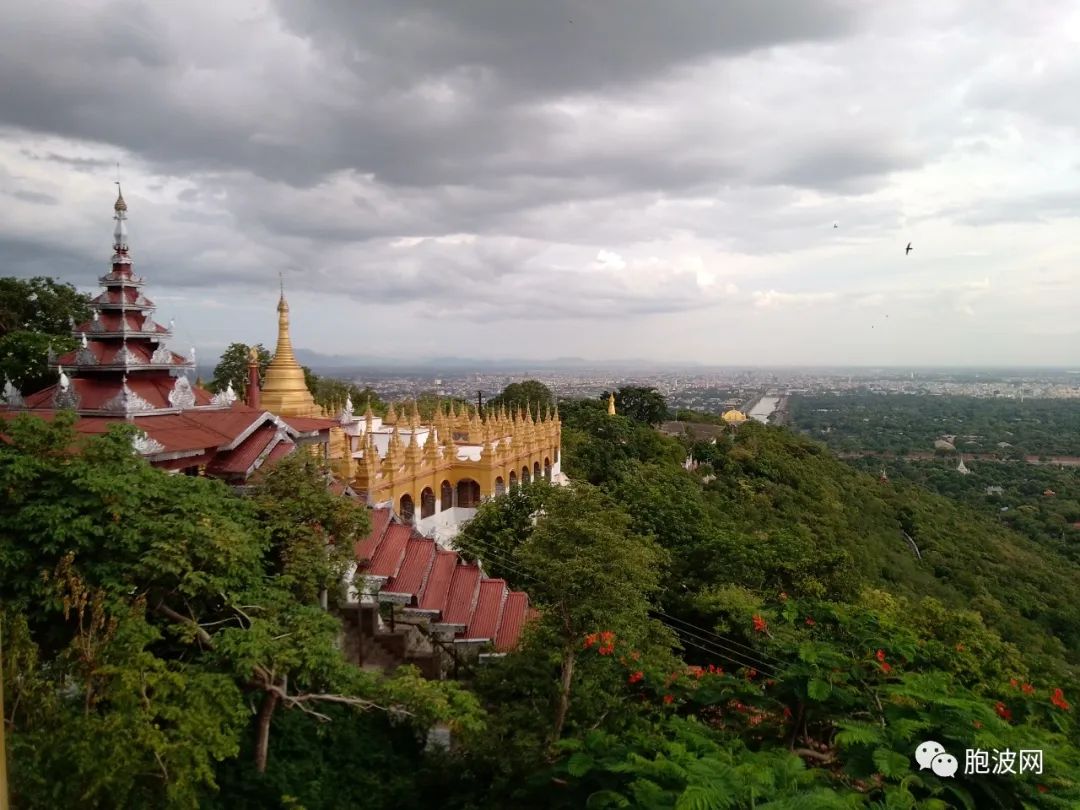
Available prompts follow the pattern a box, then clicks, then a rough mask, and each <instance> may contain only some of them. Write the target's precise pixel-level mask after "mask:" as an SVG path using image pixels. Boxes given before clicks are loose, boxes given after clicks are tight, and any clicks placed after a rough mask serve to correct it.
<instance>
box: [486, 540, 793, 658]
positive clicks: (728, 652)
mask: <svg viewBox="0 0 1080 810" xmlns="http://www.w3.org/2000/svg"><path fill="white" fill-rule="evenodd" d="M470 540H471V541H472V542H474V543H476V544H477V545H478V546H480V547H481V548H483V549H484V550H485V551H486V552H487V555H488V558H489V559H493V560H494V561H495V562H497V563H498V564H499V565H500V566H502V567H503V568H505V569H506V570H508V571H510V572H512V573H514V574H517V575H518V576H519V577H521V578H522V579H523V580H529V581H532V582H537V583H539V580H538V579H537V578H536V577H535V576H534V575H532V574H527V573H525V572H524V571H522V570H521V569H520V568H518V567H516V566H515V565H514V564H512V563H510V562H508V561H507V557H506V556H505V554H504V553H503V552H502V550H501V549H498V548H496V547H495V546H493V545H492V544H490V543H487V542H485V541H483V540H478V539H477V538H470ZM477 559H478V560H479V557H478V558H477ZM652 612H653V613H654V614H656V615H657V616H660V617H663V618H661V619H659V621H660V623H661V624H664V625H666V626H667V627H668V628H669V629H671V630H673V631H675V633H676V635H678V636H679V637H680V640H681V641H683V642H684V643H686V644H689V645H690V646H693V647H697V648H698V649H699V650H704V651H705V652H709V653H712V654H713V655H716V656H718V657H721V658H723V659H724V660H726V661H730V662H732V663H735V664H736V665H738V666H742V667H748V668H749V669H756V670H758V671H759V672H763V673H765V674H766V675H769V676H772V677H775V675H776V672H775V668H776V667H777V666H782V665H783V664H784V662H783V661H782V660H781V659H779V658H776V657H775V656H768V655H765V654H763V653H760V652H759V651H757V650H755V649H753V648H752V647H748V646H747V645H745V644H739V642H736V641H734V640H732V639H725V638H724V637H723V636H719V635H717V634H716V633H714V632H712V631H710V630H706V629H705V628H703V627H698V626H697V625H694V624H691V623H690V622H687V621H684V620H682V619H677V618H676V617H674V616H669V615H668V614H666V613H663V612H662V611H658V610H653V611H652ZM663 619H668V620H669V621H664V620H663ZM671 622H678V623H679V624H682V625H685V627H675V626H673V625H672V624H671ZM687 628H689V629H687ZM693 631H698V632H693ZM683 636H690V637H691V638H693V639H695V640H697V641H699V642H701V643H702V644H707V645H710V647H711V649H706V648H705V647H703V646H701V644H695V643H693V642H691V641H687V640H686V639H685V638H683ZM710 636H711V638H710ZM729 644H731V645H736V646H740V647H744V648H745V649H746V650H748V651H749V652H743V651H742V650H737V649H734V647H729V646H727V645H729ZM717 648H718V649H717ZM722 651H723V652H722ZM765 658H770V659H772V660H771V661H768V660H765ZM747 661H750V662H752V663H747Z"/></svg>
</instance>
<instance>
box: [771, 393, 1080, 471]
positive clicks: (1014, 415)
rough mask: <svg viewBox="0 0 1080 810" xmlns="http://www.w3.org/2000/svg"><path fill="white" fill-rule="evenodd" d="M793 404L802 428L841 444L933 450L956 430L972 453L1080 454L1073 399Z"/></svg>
mask: <svg viewBox="0 0 1080 810" xmlns="http://www.w3.org/2000/svg"><path fill="white" fill-rule="evenodd" d="M789 408H790V415H791V420H792V422H791V424H792V425H793V427H794V428H795V429H797V430H799V431H802V432H804V433H807V434H809V435H810V436H812V437H814V438H815V439H819V440H821V441H824V442H825V443H826V444H827V445H829V447H831V448H833V449H834V450H838V451H841V452H858V451H873V452H889V453H894V454H898V455H904V454H906V453H911V452H919V451H929V452H933V450H934V441H935V440H936V439H939V438H941V437H942V436H954V437H955V446H956V448H957V450H959V451H961V452H964V453H994V454H997V455H1000V456H1001V457H1002V458H1023V457H1024V456H1025V455H1035V456H1080V407H1077V403H1076V401H1075V400H1069V399H1025V400H1024V401H1023V402H1020V401H1019V400H1015V399H990V398H980V397H961V396H947V397H946V396H920V395H915V394H871V393H851V394H822V395H814V396H812V395H806V394H799V395H795V396H792V397H791V398H790V402H789Z"/></svg>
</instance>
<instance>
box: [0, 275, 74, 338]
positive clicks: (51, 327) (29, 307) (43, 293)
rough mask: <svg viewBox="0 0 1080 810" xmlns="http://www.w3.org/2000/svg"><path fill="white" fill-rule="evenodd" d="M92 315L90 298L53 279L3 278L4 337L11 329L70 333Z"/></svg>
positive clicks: (0, 322) (0, 325) (0, 333)
mask: <svg viewBox="0 0 1080 810" xmlns="http://www.w3.org/2000/svg"><path fill="white" fill-rule="evenodd" d="M89 317H90V297H89V296H88V295H86V294H85V293H81V292H79V291H78V290H76V289H75V287H74V286H73V285H71V284H65V283H61V282H58V281H55V280H53V279H51V278H43V277H40V276H39V277H35V278H31V279H19V278H12V277H10V276H5V277H3V278H0V338H2V337H4V336H5V335H7V334H10V333H11V332H20V331H26V332H37V333H39V334H43V335H70V334H71V326H72V322H73V321H74V322H75V323H76V324H78V323H82V322H83V321H85V320H86V319H87V318H89Z"/></svg>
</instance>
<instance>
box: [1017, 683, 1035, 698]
mask: <svg viewBox="0 0 1080 810" xmlns="http://www.w3.org/2000/svg"><path fill="white" fill-rule="evenodd" d="M1020 688H1021V689H1022V690H1023V691H1024V694H1025V695H1030V694H1031V693H1032V692H1034V691H1035V687H1034V686H1032V685H1031V684H1030V683H1025V684H1024V685H1023V686H1021V687H1020Z"/></svg>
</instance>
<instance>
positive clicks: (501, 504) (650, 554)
mask: <svg viewBox="0 0 1080 810" xmlns="http://www.w3.org/2000/svg"><path fill="white" fill-rule="evenodd" d="M560 411H561V413H562V414H563V417H564V419H565V442H564V468H565V469H566V470H567V472H568V474H569V475H570V477H571V478H572V479H574V481H575V482H576V483H575V485H574V486H573V487H570V488H565V489H560V488H552V487H550V486H548V485H546V484H544V483H543V482H540V483H536V484H533V485H530V486H527V487H522V488H519V489H517V490H515V491H513V492H511V493H510V494H508V495H507V496H506V497H504V498H499V499H495V500H492V501H490V502H488V503H485V504H484V505H482V506H481V508H480V510H479V512H478V514H477V517H476V519H475V520H474V521H473V522H472V523H470V524H469V526H468V527H467V528H466V530H465V531H464V532H463V533H462V535H461V536H460V538H459V541H460V545H461V547H462V549H463V550H464V552H465V553H467V554H470V553H471V554H473V555H475V556H478V557H480V558H481V559H482V560H483V561H484V565H485V568H486V569H487V570H488V572H489V573H490V574H493V575H498V576H503V577H505V578H506V579H508V580H509V582H510V584H511V585H512V586H513V587H520V588H524V589H526V590H528V591H529V592H530V595H531V598H532V601H533V603H534V604H535V605H536V606H538V607H540V608H541V609H542V613H541V614H540V616H539V618H538V619H537V620H536V621H534V622H532V623H530V625H529V626H528V627H527V629H526V632H525V636H524V640H523V643H522V645H521V647H520V649H519V650H517V651H516V652H514V653H512V654H510V655H507V656H505V657H504V658H501V659H497V660H494V661H492V662H491V663H489V664H486V665H484V666H481V667H477V668H476V669H475V671H474V673H473V675H472V677H471V680H470V681H469V682H468V683H467V684H465V685H463V686H459V685H447V684H432V683H425V682H423V681H421V680H420V679H419V678H417V677H416V675H415V673H411V672H399V673H397V674H396V676H395V677H391V678H378V677H375V676H374V675H372V674H370V673H366V672H359V671H357V670H355V669H352V668H350V667H348V666H347V665H345V664H344V662H343V661H342V659H341V656H340V653H339V652H338V650H337V649H336V639H337V632H338V629H339V624H338V621H337V619H336V618H335V616H334V613H333V611H331V612H326V611H323V610H321V609H320V608H319V606H318V605H319V597H320V594H321V592H322V591H323V590H324V589H326V590H330V591H331V592H332V591H333V589H334V584H335V583H336V582H337V581H338V578H339V577H340V574H341V566H342V565H344V562H345V559H346V557H347V552H346V551H342V552H340V553H335V552H333V550H331V549H328V548H327V546H326V540H327V538H328V537H329V536H331V535H332V536H334V537H336V538H342V542H340V543H339V544H337V545H338V546H339V547H340V548H342V549H347V548H349V547H350V546H351V542H349V541H348V539H349V538H351V537H353V536H355V535H357V534H359V533H360V532H362V531H364V528H365V526H364V522H365V519H364V517H363V514H362V513H356V512H355V510H353V509H352V508H351V507H350V506H349V505H348V504H347V503H343V502H341V501H336V500H334V499H331V498H329V497H328V496H327V492H326V488H325V486H323V482H322V480H321V479H320V478H319V477H318V474H317V471H316V470H314V469H308V464H307V463H306V462H304V461H303V460H302V459H296V460H295V461H294V462H293V463H292V465H289V464H286V465H284V466H282V467H281V468H280V472H278V471H277V470H275V471H274V473H272V474H271V475H268V476H267V477H266V479H265V480H264V481H263V482H261V483H260V484H259V485H258V486H257V487H256V489H255V492H254V493H253V494H252V496H251V497H250V498H246V499H242V498H239V497H236V496H234V495H233V494H232V493H230V492H228V491H227V490H226V489H225V488H224V487H223V486H221V485H220V484H217V483H215V482H212V481H205V480H200V479H190V478H185V477H169V476H165V475H162V474H160V473H158V472H156V471H153V470H150V469H149V468H148V467H146V465H145V464H144V463H143V462H142V461H141V460H139V459H138V458H136V457H134V456H133V455H132V454H131V452H130V449H129V445H128V443H127V442H128V438H127V437H126V436H124V435H123V433H124V431H123V430H122V429H121V430H119V431H118V433H117V435H115V436H110V437H107V438H105V439H101V440H97V441H94V442H92V443H91V444H90V446H89V447H87V448H86V450H85V452H84V453H82V454H81V455H79V456H72V455H70V454H68V453H65V452H63V451H62V448H64V447H66V443H67V442H69V441H70V439H71V436H70V433H69V432H68V431H67V428H66V427H65V425H64V424H63V422H62V420H61V423H60V424H58V425H56V426H54V427H46V426H43V425H41V424H40V423H30V422H25V423H22V424H20V425H19V426H18V427H17V428H15V429H12V430H11V431H10V433H11V435H12V437H13V439H14V441H15V444H14V446H12V447H7V448H0V487H3V489H4V491H5V492H6V493H7V496H8V497H7V500H5V501H3V503H2V505H0V597H2V598H3V604H4V621H5V631H6V632H5V639H10V641H9V642H7V643H9V644H10V648H6V650H7V651H6V655H5V681H6V683H8V684H9V687H8V689H9V691H8V702H7V704H6V705H7V711H8V715H9V716H8V721H9V723H10V726H9V728H10V729H11V732H10V736H11V742H12V751H11V757H12V776H13V779H14V780H15V787H16V791H17V799H18V801H19V804H18V805H17V806H20V807H53V806H67V805H78V806H89V807H142V806H151V807H157V806H162V807H174V806H175V807H185V806H187V807H191V806H206V807H223V808H224V807H230V808H232V807H237V808H255V807H283V808H285V807H288V808H300V807H303V808H307V809H308V810H315V809H316V808H339V807H356V806H362V807H372V808H381V807H387V808H389V807H394V808H399V807H403V808H409V807H430V806H439V807H443V808H459V809H460V810H464V809H465V808H470V809H471V808H487V807H515V808H580V807H597V808H601V807H645V808H674V809H677V810H686V809H687V808H754V809H755V810H760V809H761V808H770V810H777V808H790V809H791V810H795V808H921V809H922V810H938V809H939V808H971V810H982V808H1014V807H1030V808H1071V807H1076V806H1078V805H1080V731H1078V728H1077V722H1076V712H1077V708H1076V706H1075V705H1074V704H1076V703H1077V702H1078V695H1077V693H1076V683H1077V682H1078V678H1077V669H1076V666H1077V660H1076V655H1077V650H1078V647H1080V645H1078V643H1077V639H1078V633H1080V618H1078V614H1077V607H1076V605H1075V604H1073V602H1074V601H1075V600H1073V599H1072V598H1071V595H1072V594H1075V593H1077V592H1080V574H1078V568H1077V566H1076V565H1075V564H1074V563H1072V562H1070V560H1069V559H1067V558H1066V557H1064V556H1061V555H1057V554H1056V553H1055V552H1054V551H1053V549H1048V548H1045V547H1043V546H1040V545H1037V544H1035V543H1033V542H1031V541H1030V540H1029V539H1027V538H1025V537H1024V536H1022V535H1020V534H1017V533H1016V532H1014V531H1012V530H1011V529H1010V528H1009V527H1007V526H1003V525H1001V524H1000V523H999V522H998V521H996V520H995V519H993V518H991V517H988V516H985V515H980V514H979V513H978V512H976V511H973V510H971V509H968V508H966V507H963V506H960V505H957V504H956V503H954V502H952V501H950V500H949V499H947V498H943V497H941V496H938V495H934V494H932V493H930V492H928V491H926V490H925V489H922V488H920V487H918V486H917V485H915V484H914V483H908V482H895V483H888V484H882V483H881V482H879V481H878V480H877V478H876V477H874V476H871V475H867V474H864V473H860V472H858V471H856V470H854V469H852V468H850V467H849V466H847V465H845V464H843V463H841V462H838V461H836V460H835V459H833V458H832V457H831V456H830V455H829V453H828V452H827V451H826V450H825V449H824V448H823V447H821V446H820V445H818V444H815V443H813V442H810V441H808V440H806V439H803V438H799V437H796V436H793V435H792V434H790V433H788V432H786V431H783V430H780V429H776V428H766V427H764V426H761V425H756V424H746V425H743V426H742V427H740V428H739V429H738V430H737V431H735V433H734V437H733V438H732V437H731V436H725V437H723V438H722V439H721V440H720V441H718V443H717V444H715V445H713V444H700V445H695V446H687V445H684V444H683V443H681V442H679V441H677V440H674V439H668V438H664V437H662V436H660V435H659V434H657V432H656V431H654V430H652V429H651V428H650V427H648V426H647V425H645V424H643V423H641V422H638V421H635V420H633V419H629V418H627V417H624V416H615V417H610V416H608V415H607V414H606V412H605V409H604V405H603V403H600V402H597V401H590V402H586V401H582V402H571V403H560ZM688 453H690V454H691V455H692V456H693V457H694V458H696V459H697V460H698V462H699V464H700V466H699V467H698V468H697V469H696V471H693V472H691V471H687V470H686V469H684V466H683V463H684V461H685V458H686V456H687V454H688ZM909 538H910V540H909ZM912 543H914V544H916V545H917V547H918V548H919V553H920V555H921V559H920V558H919V557H917V556H916V555H915V553H914V551H913V549H912V545H911V544H912ZM331 601H333V600H332V599H331ZM688 623H689V624H688ZM691 624H692V625H693V627H694V628H696V629H690V628H689V625H691ZM275 692H279V693H280V692H283V693H284V694H285V695H286V696H288V698H289V699H281V700H279V701H277V702H274V703H272V704H271V703H270V702H269V695H271V694H274V693H275ZM330 693H333V694H335V695H338V696H341V697H343V698H347V699H349V700H348V702H346V703H343V704H336V703H335V704H334V705H323V704H320V703H318V698H317V696H318V695H325V694H330ZM371 704H376V705H379V706H394V707H399V708H401V709H403V710H405V711H408V712H409V713H410V714H408V715H406V714H404V713H401V712H390V713H387V712H383V711H380V710H379V709H377V708H374V707H373V706H372V705H371ZM268 705H270V706H271V711H269V712H268V711H267V706H268ZM305 705H306V706H307V707H308V708H316V707H317V708H318V710H319V711H320V713H321V714H323V715H325V718H326V720H327V722H320V721H319V720H318V719H316V718H314V717H312V716H311V715H310V714H307V713H306V712H305V711H304V706H305ZM261 719H267V720H268V722H267V723H265V724H263V723H261V722H260V720H261ZM435 722H447V723H449V724H451V725H452V727H453V728H454V729H455V730H456V733H455V743H456V744H455V747H454V749H453V750H452V751H450V752H446V753H437V752H432V751H427V750H425V746H424V732H425V730H426V729H427V728H428V727H429V726H430V725H431V724H432V723H435ZM264 731H265V732H266V733H263V732H264ZM924 740H936V741H938V742H940V743H941V744H942V745H944V746H945V747H946V749H947V750H948V751H950V752H951V753H953V754H954V755H956V756H957V757H958V759H960V765H961V772H960V773H958V774H957V775H956V777H955V778H952V779H950V778H941V777H938V776H935V775H933V773H932V772H930V771H928V770H920V769H919V768H918V765H917V764H916V762H915V760H914V758H913V753H914V750H915V748H916V746H917V745H918V744H919V743H920V742H922V741H924ZM261 748H262V749H263V754H260V749H261ZM966 748H981V749H985V750H988V751H992V750H995V749H996V750H999V751H1000V750H1010V751H1019V750H1020V749H1040V750H1042V751H1043V752H1044V758H1045V762H1044V772H1043V773H1042V774H1041V775H1033V774H1023V775H1019V774H1014V775H994V774H988V775H964V773H963V772H962V769H963V764H964V762H963V757H964V749H966ZM260 762H264V763H265V769H262V768H261V766H260ZM106 763H107V765H108V767H106V766H105V764H106Z"/></svg>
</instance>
